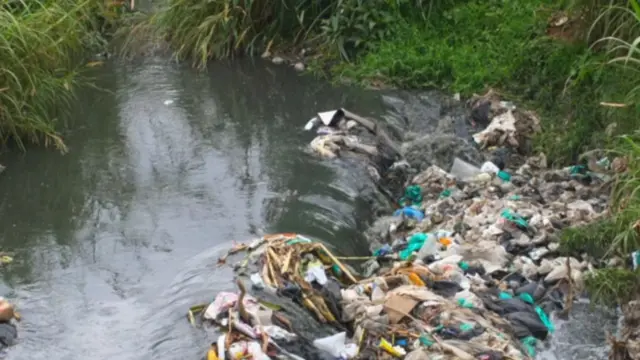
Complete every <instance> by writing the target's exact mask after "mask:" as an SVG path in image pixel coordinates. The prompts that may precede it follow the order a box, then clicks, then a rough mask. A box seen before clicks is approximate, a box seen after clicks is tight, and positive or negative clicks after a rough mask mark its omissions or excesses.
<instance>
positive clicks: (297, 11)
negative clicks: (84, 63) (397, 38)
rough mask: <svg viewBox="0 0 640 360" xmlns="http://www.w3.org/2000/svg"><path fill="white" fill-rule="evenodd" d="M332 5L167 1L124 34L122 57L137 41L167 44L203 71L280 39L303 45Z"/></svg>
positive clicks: (280, 0) (275, 0)
mask: <svg viewBox="0 0 640 360" xmlns="http://www.w3.org/2000/svg"><path fill="white" fill-rule="evenodd" d="M332 3H333V2H332V1H317V0H302V1H293V0H246V1H237V0H213V1H192V0H168V1H165V2H164V3H163V4H162V5H161V6H160V7H159V8H158V9H157V10H156V11H155V12H154V13H153V14H152V15H150V16H148V17H146V18H144V19H141V21H139V22H138V23H135V24H133V26H132V27H131V28H130V29H129V34H128V36H127V39H126V41H125V43H124V46H123V47H124V51H125V54H126V55H132V54H136V53H137V52H138V51H139V45H140V40H141V39H142V40H143V42H144V41H149V40H152V41H158V40H161V41H166V42H167V43H168V44H169V45H170V46H171V48H172V50H173V54H174V56H175V57H176V58H177V59H178V60H185V59H188V60H191V61H192V63H193V65H194V66H195V67H199V68H205V67H206V64H207V62H208V61H209V60H210V59H212V58H230V57H234V56H237V55H240V54H256V53H258V52H262V51H265V50H266V49H269V48H271V46H273V45H274V44H275V45H277V44H279V43H280V42H281V41H282V40H283V39H285V38H286V39H287V41H288V42H290V43H292V44H293V43H296V42H298V40H301V39H303V38H304V39H308V38H309V36H310V33H309V31H310V30H311V29H314V28H318V27H319V26H320V16H322V14H323V13H326V12H328V11H329V10H331V5H332Z"/></svg>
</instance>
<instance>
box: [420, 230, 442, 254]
mask: <svg viewBox="0 0 640 360" xmlns="http://www.w3.org/2000/svg"><path fill="white" fill-rule="evenodd" d="M426 235H427V239H426V240H425V241H424V244H422V247H421V248H420V250H418V256H417V257H418V259H424V258H426V257H427V256H429V255H436V254H437V253H438V248H439V247H440V245H439V243H438V241H437V239H435V238H434V236H433V235H431V234H426Z"/></svg>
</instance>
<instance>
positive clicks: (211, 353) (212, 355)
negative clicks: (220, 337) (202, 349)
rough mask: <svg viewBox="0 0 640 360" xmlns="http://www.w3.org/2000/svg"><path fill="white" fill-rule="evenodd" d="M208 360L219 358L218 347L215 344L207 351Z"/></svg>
mask: <svg viewBox="0 0 640 360" xmlns="http://www.w3.org/2000/svg"><path fill="white" fill-rule="evenodd" d="M207 360H218V349H217V348H216V345H215V344H211V347H209V351H207Z"/></svg>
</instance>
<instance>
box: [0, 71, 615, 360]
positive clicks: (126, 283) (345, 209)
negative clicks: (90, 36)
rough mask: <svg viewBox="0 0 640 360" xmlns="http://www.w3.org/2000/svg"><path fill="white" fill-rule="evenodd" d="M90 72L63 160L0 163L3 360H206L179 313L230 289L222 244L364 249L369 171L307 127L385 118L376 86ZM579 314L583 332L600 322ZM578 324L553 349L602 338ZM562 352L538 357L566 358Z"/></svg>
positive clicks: (9, 158)
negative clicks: (15, 315) (339, 118)
mask: <svg viewBox="0 0 640 360" xmlns="http://www.w3.org/2000/svg"><path fill="white" fill-rule="evenodd" d="M96 77H97V81H98V84H99V85H100V86H102V87H104V88H105V89H107V90H109V91H108V92H97V91H85V92H83V93H82V94H80V99H81V101H80V104H79V108H78V110H77V111H76V112H75V113H74V115H73V116H72V117H71V119H70V120H69V122H70V123H71V124H74V123H75V125H76V126H72V128H74V129H75V130H74V131H73V132H72V133H70V134H68V135H67V142H68V144H69V146H70V149H71V151H70V153H69V154H67V155H64V156H61V155H59V154H56V153H54V152H51V151H45V150H41V149H37V148H34V149H31V150H30V151H29V153H28V155H19V154H15V153H12V154H4V155H3V156H2V157H1V158H0V163H2V164H4V165H6V166H7V170H6V171H5V173H3V174H2V176H0V186H1V187H2V189H3V190H4V191H3V192H2V194H1V195H0V211H1V213H2V217H1V218H0V229H1V230H0V232H1V235H2V238H1V241H2V242H1V246H2V248H3V249H4V250H9V251H14V252H15V258H16V262H15V263H14V264H12V265H11V266H9V267H7V268H5V269H3V272H2V274H3V280H4V281H3V282H2V283H1V284H0V290H1V291H0V295H4V296H7V297H9V298H10V299H12V300H13V301H15V302H16V303H17V304H18V306H19V308H20V310H21V311H22V312H23V314H24V317H25V320H24V321H23V323H22V324H21V329H20V337H21V341H20V343H19V344H18V345H17V346H16V347H14V348H12V349H11V350H10V353H9V357H10V358H15V359H32V360H37V359H86V358H95V359H114V360H128V359H131V360H134V359H135V360H138V359H151V358H153V359H159V360H165V359H166V360H173V359H197V358H201V356H202V355H203V350H204V348H205V347H206V344H207V343H208V342H209V341H211V336H208V334H207V333H206V332H204V331H202V330H201V329H193V328H191V327H190V326H189V325H188V322H187V321H186V320H185V318H184V314H185V311H186V309H187V308H188V307H189V306H191V305H193V304H194V303H198V302H207V301H209V300H211V298H212V297H213V296H214V295H215V293H216V292H217V291H220V290H225V289H231V288H233V285H232V282H231V278H232V274H231V271H230V270H229V269H228V268H227V267H223V268H216V267H215V262H216V259H217V257H219V256H220V255H221V254H223V253H224V252H225V251H226V249H228V247H229V246H230V244H231V243H232V241H233V240H245V239H248V238H250V237H251V236H252V234H253V233H255V232H256V231H259V230H257V229H266V231H270V232H277V231H287V232H301V233H305V234H307V235H310V236H313V237H317V238H319V239H323V240H326V241H327V242H328V243H329V244H331V245H333V246H334V247H335V248H336V249H337V252H339V253H343V254H348V255H351V254H361V253H365V252H367V251H368V246H367V245H366V244H364V243H363V239H362V238H361V236H360V232H361V231H362V230H363V227H364V222H365V220H366V219H365V220H363V219H364V218H366V216H367V215H368V214H369V213H370V209H369V207H370V204H369V203H368V202H367V201H363V199H362V198H361V197H360V196H359V195H360V194H361V192H362V191H363V189H364V188H366V186H367V183H368V181H363V177H364V176H366V175H365V174H366V172H364V170H363V169H359V168H357V167H354V166H352V164H349V163H342V162H333V161H332V162H327V161H321V160H318V159H316V158H315V157H312V156H310V155H308V154H306V153H305V151H304V149H305V147H306V145H307V144H308V142H309V140H310V139H311V137H312V136H313V134H309V133H305V132H303V131H302V126H303V125H304V123H305V122H306V121H307V120H308V119H309V118H310V117H311V116H312V115H313V113H315V112H316V111H321V110H328V109H332V108H335V107H338V106H344V107H346V108H349V109H350V110H353V111H355V112H359V113H361V114H363V115H382V113H383V111H384V110H383V108H382V102H381V101H380V96H379V94H377V93H370V92H365V91H362V90H358V89H346V88H340V89H336V88H332V87H331V86H329V85H328V84H323V83H319V82H317V81H314V80H313V79H310V78H307V77H300V76H298V75H297V74H295V73H294V72H293V71H291V69H288V68H284V67H280V68H277V67H271V66H267V67H265V66H264V64H258V65H255V64H252V63H251V62H241V63H235V64H234V65H233V66H231V65H226V64H215V65H212V68H210V70H209V72H208V73H207V74H203V73H197V72H195V71H192V70H190V69H187V68H183V67H179V66H175V65H172V64H169V63H166V62H163V61H160V60H153V61H152V60H148V61H146V62H145V63H142V64H137V65H131V64H130V65H123V64H117V63H111V64H107V65H106V66H105V68H103V69H101V70H100V71H99V72H98V73H97V74H96ZM369 185H370V183H369ZM579 314H583V315H584V314H589V312H588V311H581V312H580V313H579ZM584 316H586V317H583V318H581V319H579V320H578V322H577V324H578V325H576V326H578V328H580V325H579V324H580V323H587V322H588V323H590V324H594V323H595V324H602V323H598V322H597V321H606V319H605V320H602V319H601V318H600V317H597V319H600V320H597V321H596V320H594V319H595V318H594V319H592V318H590V317H588V316H587V315H584ZM573 324H574V323H570V324H568V325H567V327H568V328H569V330H567V331H565V330H562V331H560V332H561V333H562V336H560V334H558V335H559V336H558V339H559V340H557V344H560V345H562V346H563V348H571V346H575V344H588V343H589V342H590V341H591V343H594V342H595V341H597V342H599V341H600V338H598V337H597V336H596V337H593V336H591V335H593V334H596V333H597V334H598V336H599V334H600V333H601V331H600V330H599V329H602V326H599V329H590V330H587V332H588V334H584V335H585V336H584V338H580V337H576V336H575V334H574V333H573V331H581V330H583V329H584V328H585V327H582V328H580V330H578V328H575V329H576V330H572V329H574V328H572V326H574V325H573ZM309 328H313V326H309ZM589 334H591V335H589ZM567 338H568V339H570V340H567V342H566V343H564V342H563V341H564V339H567ZM575 338H578V339H585V340H584V341H582V340H578V341H576V340H574V339H575ZM593 339H596V340H593ZM554 341H556V340H554ZM571 344H573V345H571ZM565 345H566V346H565ZM557 347H558V346H556V345H552V348H551V349H550V350H548V351H545V353H543V357H544V358H549V359H568V358H574V357H572V356H569V355H566V354H565V353H564V352H562V351H561V352H558V351H556V350H557ZM594 349H596V350H597V347H594ZM590 354H592V353H590ZM598 354H600V353H598ZM567 356H569V357H567ZM583 358H587V357H586V356H583ZM593 358H594V359H595V358H598V359H602V358H603V357H601V356H599V355H598V356H596V357H593Z"/></svg>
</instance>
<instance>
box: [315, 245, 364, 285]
mask: <svg viewBox="0 0 640 360" xmlns="http://www.w3.org/2000/svg"><path fill="white" fill-rule="evenodd" d="M317 246H318V247H320V248H321V249H322V250H323V251H324V252H325V253H326V254H327V256H328V257H329V259H331V261H333V263H334V264H336V265H338V267H339V268H340V270H342V272H343V273H344V274H345V275H347V277H348V278H349V280H350V281H351V282H352V283H353V284H355V283H357V282H358V280H356V278H354V277H353V275H351V272H349V270H348V269H347V268H346V267H345V266H344V265H342V263H341V262H340V260H338V259H336V257H335V256H333V254H332V253H331V251H329V249H327V247H326V246H324V244H318V245H317Z"/></svg>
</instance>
